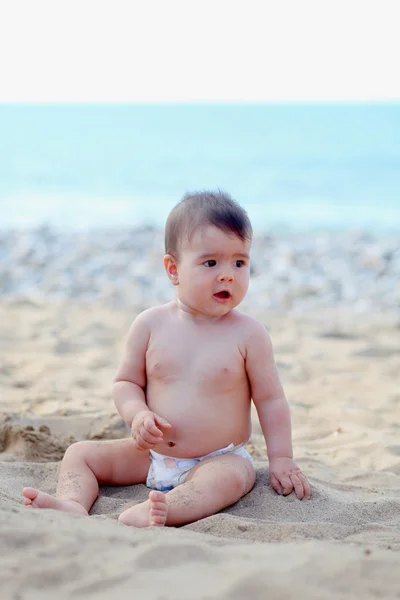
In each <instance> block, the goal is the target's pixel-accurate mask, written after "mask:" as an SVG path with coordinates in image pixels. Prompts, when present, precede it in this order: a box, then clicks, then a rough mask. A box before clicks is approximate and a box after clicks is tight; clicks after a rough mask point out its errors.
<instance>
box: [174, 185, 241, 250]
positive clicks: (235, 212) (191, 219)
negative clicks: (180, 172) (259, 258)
mask: <svg viewBox="0 0 400 600" xmlns="http://www.w3.org/2000/svg"><path fill="white" fill-rule="evenodd" d="M201 225H215V226H216V227H218V228H219V229H222V231H226V232H228V233H229V232H230V233H233V234H235V235H237V236H238V237H239V238H240V239H241V240H243V241H244V240H251V238H252V236H253V229H252V226H251V223H250V219H249V217H248V215H247V213H246V211H245V210H244V208H242V207H241V206H240V205H239V204H238V203H237V202H235V200H232V198H231V197H230V195H229V194H227V193H226V192H223V191H221V190H219V189H218V190H217V191H209V190H203V191H200V192H190V193H187V194H185V196H184V197H183V198H182V200H181V201H180V202H179V203H178V204H177V205H176V206H175V207H174V208H173V209H172V211H171V212H170V213H169V215H168V218H167V222H166V225H165V252H166V254H171V255H172V256H175V258H177V254H178V247H179V244H180V242H181V241H182V239H183V238H184V236H186V239H188V240H190V238H191V236H192V235H193V233H194V231H195V230H196V229H197V228H198V227H199V226H201Z"/></svg>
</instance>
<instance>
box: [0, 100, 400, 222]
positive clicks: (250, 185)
mask: <svg viewBox="0 0 400 600" xmlns="http://www.w3.org/2000/svg"><path fill="white" fill-rule="evenodd" d="M215 188H220V189H223V190H226V191H228V192H229V193H230V194H231V195H232V196H233V197H234V198H235V199H237V200H238V201H239V202H240V203H241V204H242V205H243V206H244V207H245V208H246V209H247V211H248V213H249V215H250V217H251V219H252V220H253V223H254V226H255V229H256V230H257V229H258V230H268V229H284V230H294V231H297V230H303V231H304V230H315V229H319V230H321V229H325V230H326V229H328V230H335V229H341V230H343V229H347V228H355V229H359V230H360V229H361V230H374V231H391V232H396V231H400V104H199V105H195V104H176V105H172V104H171V105H168V104H164V105H157V104H148V105H136V104H130V105H101V104H98V105H74V104H69V105H38V104H36V105H26V104H20V105H18V104H16V105H0V205H1V211H0V227H1V228H17V229H21V228H24V229H25V228H30V227H37V226H41V225H43V224H46V225H49V226H51V227H54V228H58V229H67V230H68V229H73V230H77V229H78V230H86V229H99V228H100V229H103V228H110V227H111V228H113V227H131V226H132V227H134V226H138V225H140V226H141V225H162V224H163V223H164V220H165V217H166V215H167V214H168V212H169V211H170V210H171V208H172V207H173V206H174V204H175V203H176V202H177V201H179V199H180V198H181V197H182V196H183V194H184V193H185V192H187V191H193V190H199V189H215Z"/></svg>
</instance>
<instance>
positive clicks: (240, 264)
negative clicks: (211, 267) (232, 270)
mask: <svg viewBox="0 0 400 600" xmlns="http://www.w3.org/2000/svg"><path fill="white" fill-rule="evenodd" d="M245 264H246V263H245V261H244V260H236V261H235V267H239V268H240V267H244V265H245Z"/></svg>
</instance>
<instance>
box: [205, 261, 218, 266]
mask: <svg viewBox="0 0 400 600" xmlns="http://www.w3.org/2000/svg"><path fill="white" fill-rule="evenodd" d="M216 264H217V261H216V260H206V262H205V263H204V265H205V266H206V267H215V265H216Z"/></svg>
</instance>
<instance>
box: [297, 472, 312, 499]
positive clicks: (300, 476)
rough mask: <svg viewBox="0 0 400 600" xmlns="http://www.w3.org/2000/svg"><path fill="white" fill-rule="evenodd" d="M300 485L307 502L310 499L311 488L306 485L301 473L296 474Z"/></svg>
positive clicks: (305, 478) (306, 480)
mask: <svg viewBox="0 0 400 600" xmlns="http://www.w3.org/2000/svg"><path fill="white" fill-rule="evenodd" d="M297 475H298V477H299V479H300V481H301V483H302V484H303V489H304V495H305V497H306V498H307V500H310V499H311V488H310V484H309V483H308V479H307V477H306V476H305V475H303V473H301V472H300V473H297Z"/></svg>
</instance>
